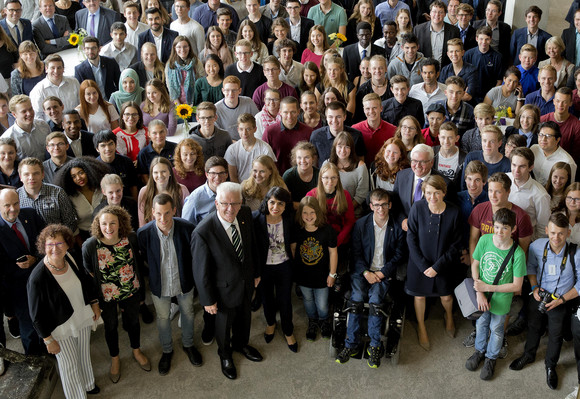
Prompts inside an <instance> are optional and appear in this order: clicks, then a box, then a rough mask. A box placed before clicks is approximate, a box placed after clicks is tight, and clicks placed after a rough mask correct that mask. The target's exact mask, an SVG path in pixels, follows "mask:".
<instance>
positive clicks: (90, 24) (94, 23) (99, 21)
mask: <svg viewBox="0 0 580 399" xmlns="http://www.w3.org/2000/svg"><path fill="white" fill-rule="evenodd" d="M83 4H84V5H85V7H86V8H83V9H82V10H79V11H77V13H76V14H75V22H76V25H77V28H82V29H85V30H86V31H87V33H88V34H89V36H94V37H96V38H97V39H99V43H101V45H105V44H107V43H109V42H110V41H111V34H110V32H111V25H113V23H114V22H117V21H119V22H122V21H121V14H119V13H117V12H115V11H113V10H110V9H108V8H105V7H101V6H100V3H99V0H83Z"/></svg>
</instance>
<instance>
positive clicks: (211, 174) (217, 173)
mask: <svg viewBox="0 0 580 399" xmlns="http://www.w3.org/2000/svg"><path fill="white" fill-rule="evenodd" d="M207 174H208V175H210V177H216V176H220V177H222V176H227V175H228V172H207Z"/></svg>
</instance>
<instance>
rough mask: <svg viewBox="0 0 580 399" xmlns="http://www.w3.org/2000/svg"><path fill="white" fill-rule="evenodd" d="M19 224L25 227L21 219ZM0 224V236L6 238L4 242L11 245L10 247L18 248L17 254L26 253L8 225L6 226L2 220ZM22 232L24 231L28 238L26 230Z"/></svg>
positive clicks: (26, 250)
mask: <svg viewBox="0 0 580 399" xmlns="http://www.w3.org/2000/svg"><path fill="white" fill-rule="evenodd" d="M20 222H21V223H22V224H23V225H25V223H24V219H21V220H20ZM0 223H1V225H0V230H1V231H0V234H1V235H2V236H3V237H6V241H9V242H10V243H11V246H14V247H16V248H18V252H19V253H23V252H28V249H26V248H24V245H23V244H22V242H20V240H19V239H18V237H17V236H16V233H14V231H12V229H11V228H10V227H9V226H8V224H6V222H4V220H0ZM24 230H26V234H27V235H28V237H29V238H30V237H31V235H30V233H29V231H28V229H27V228H26V227H24ZM7 244H8V243H7Z"/></svg>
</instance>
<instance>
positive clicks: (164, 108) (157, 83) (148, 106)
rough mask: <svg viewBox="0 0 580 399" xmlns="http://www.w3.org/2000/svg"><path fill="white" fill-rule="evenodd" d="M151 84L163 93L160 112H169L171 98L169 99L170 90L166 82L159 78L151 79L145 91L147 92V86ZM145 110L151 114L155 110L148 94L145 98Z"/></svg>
mask: <svg viewBox="0 0 580 399" xmlns="http://www.w3.org/2000/svg"><path fill="white" fill-rule="evenodd" d="M149 86H153V87H154V88H155V89H156V90H157V91H158V92H159V93H161V105H160V106H159V112H163V113H167V112H169V110H170V109H171V100H170V99H169V92H168V91H167V87H166V86H165V84H163V81H162V80H161V79H157V78H153V79H151V80H150V81H148V82H147V84H146V85H145V92H147V87H149ZM143 112H145V113H146V114H151V112H153V103H152V102H151V101H149V99H148V98H147V95H145V100H143Z"/></svg>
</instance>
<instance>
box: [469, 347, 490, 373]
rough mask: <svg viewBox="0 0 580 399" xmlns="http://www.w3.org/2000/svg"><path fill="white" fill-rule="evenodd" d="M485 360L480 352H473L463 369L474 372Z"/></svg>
mask: <svg viewBox="0 0 580 399" xmlns="http://www.w3.org/2000/svg"><path fill="white" fill-rule="evenodd" d="M484 358H485V355H484V354H483V353H481V352H480V351H475V353H474V354H473V355H471V356H470V357H469V359H467V361H466V362H465V368H466V369H467V370H469V371H475V370H477V368H478V367H479V365H480V364H481V362H482V361H483V359H484Z"/></svg>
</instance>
